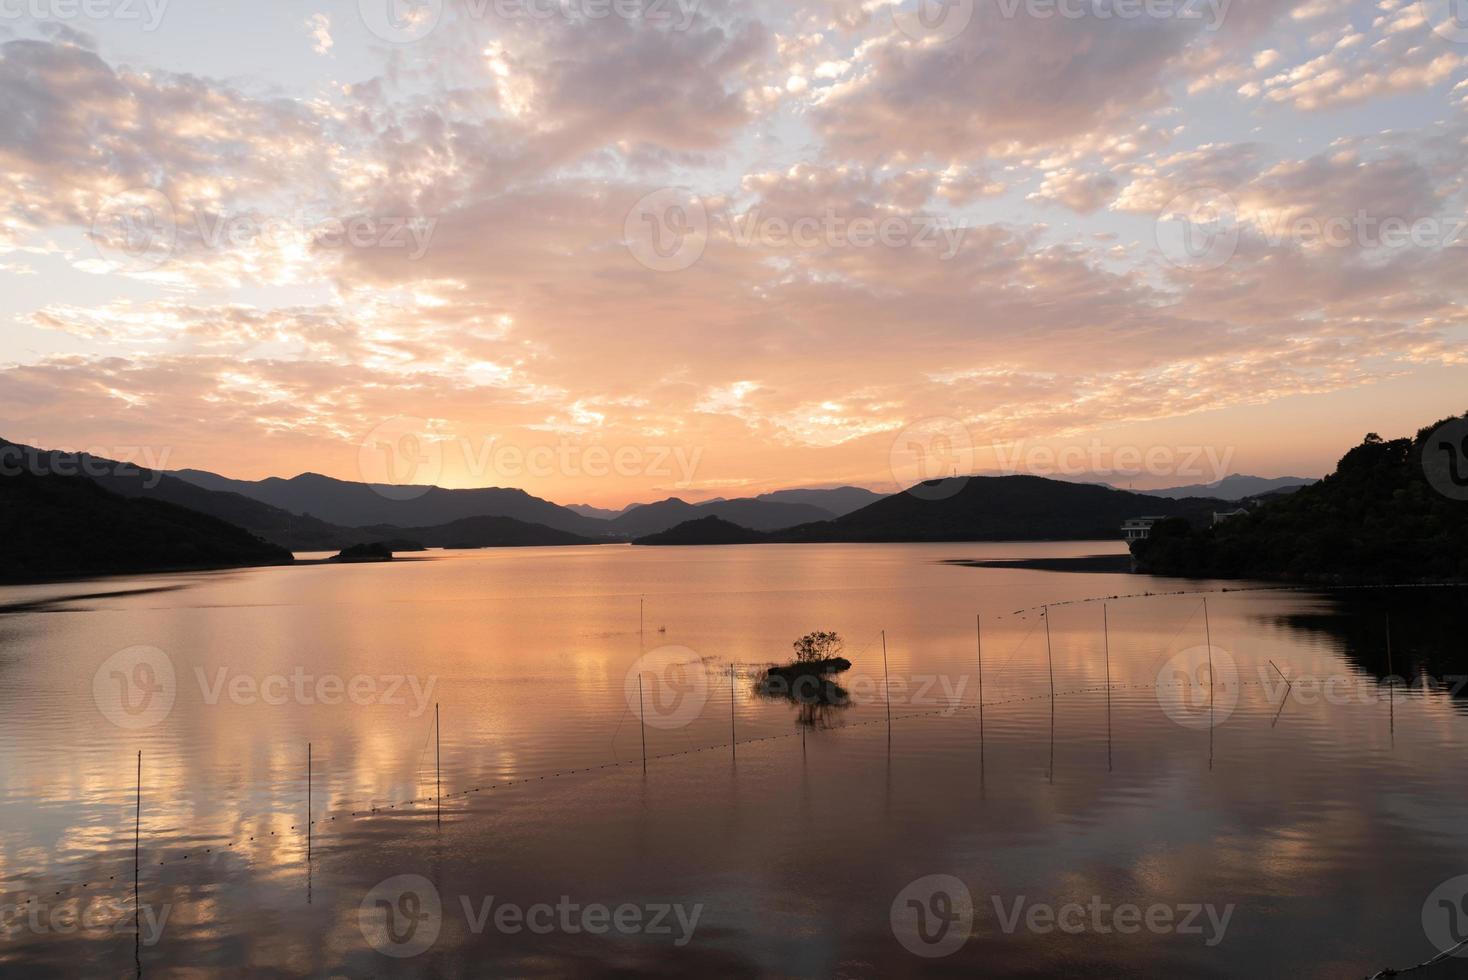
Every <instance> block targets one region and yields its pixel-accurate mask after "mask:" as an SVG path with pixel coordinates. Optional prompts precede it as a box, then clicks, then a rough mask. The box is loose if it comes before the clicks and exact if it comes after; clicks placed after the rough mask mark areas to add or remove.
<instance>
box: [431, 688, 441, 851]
mask: <svg viewBox="0 0 1468 980" xmlns="http://www.w3.org/2000/svg"><path fill="white" fill-rule="evenodd" d="M433 799H434V802H435V803H436V804H438V822H439V824H440V825H442V824H443V764H442V755H441V751H440V741H439V728H438V702H437V701H435V702H433Z"/></svg>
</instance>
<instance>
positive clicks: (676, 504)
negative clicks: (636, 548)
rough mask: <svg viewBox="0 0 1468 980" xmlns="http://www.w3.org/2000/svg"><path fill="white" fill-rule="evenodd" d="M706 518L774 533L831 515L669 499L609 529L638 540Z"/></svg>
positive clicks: (802, 508) (801, 508) (770, 505)
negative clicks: (719, 519) (720, 519)
mask: <svg viewBox="0 0 1468 980" xmlns="http://www.w3.org/2000/svg"><path fill="white" fill-rule="evenodd" d="M703 517H718V518H722V519H723V520H726V521H729V522H731V523H733V524H738V525H739V526H741V527H746V528H749V529H751V530H754V531H773V530H777V529H779V528H783V527H793V526H795V525H797V524H804V523H807V522H810V521H821V520H826V519H828V518H830V517H831V512H830V511H826V510H822V509H821V508H819V507H812V506H811V505H810V504H792V503H776V502H773V501H764V500H756V499H754V498H752V497H745V498H742V499H739V500H711V501H707V502H705V503H701V504H690V503H688V502H687V501H686V500H681V499H679V498H677V497H669V498H668V499H667V500H660V501H658V502H657V503H655V504H643V505H641V506H638V507H633V508H630V509H629V510H628V511H627V512H626V513H624V514H623V515H622V516H621V517H618V518H617V519H616V520H614V521H611V522H610V525H609V526H610V528H611V530H612V531H613V532H615V533H617V534H620V535H626V536H628V537H633V538H636V537H641V536H643V535H647V534H656V533H657V532H659V531H666V530H668V529H669V528H672V527H676V526H677V525H679V524H682V523H684V522H685V521H695V520H698V519H700V518H703Z"/></svg>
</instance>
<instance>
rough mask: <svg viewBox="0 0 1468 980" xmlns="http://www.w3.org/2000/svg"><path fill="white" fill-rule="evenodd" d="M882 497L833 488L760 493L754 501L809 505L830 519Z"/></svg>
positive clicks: (856, 490)
mask: <svg viewBox="0 0 1468 980" xmlns="http://www.w3.org/2000/svg"><path fill="white" fill-rule="evenodd" d="M883 496H884V495H883V494H880V493H877V492H876V491H874V490H867V489H865V488H864V487H833V488H832V489H829V490H776V491H775V492H773V493H762V494H760V495H759V496H758V497H755V498H754V499H755V500H761V501H765V502H768V503H775V504H809V505H811V506H812V507H819V508H820V509H821V510H824V511H828V512H830V514H831V516H832V517H844V516H846V515H847V514H849V513H851V512H852V511H854V510H861V508H863V507H865V506H867V505H868V504H874V503H876V502H877V501H879V500H881V499H882V497H883Z"/></svg>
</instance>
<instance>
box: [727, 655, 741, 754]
mask: <svg viewBox="0 0 1468 980" xmlns="http://www.w3.org/2000/svg"><path fill="white" fill-rule="evenodd" d="M729 754H730V755H731V756H733V757H735V758H738V756H739V736H737V735H735V734H734V665H733V664H732V663H731V664H730V665H729Z"/></svg>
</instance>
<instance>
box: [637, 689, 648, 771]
mask: <svg viewBox="0 0 1468 980" xmlns="http://www.w3.org/2000/svg"><path fill="white" fill-rule="evenodd" d="M642 714H643V712H642V672H641V671H638V673H637V727H638V728H639V729H641V731H642V771H643V772H647V722H646V721H645V720H644V719H643V717H642Z"/></svg>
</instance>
